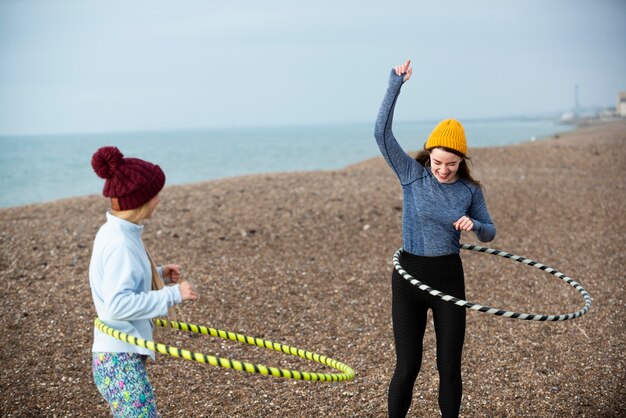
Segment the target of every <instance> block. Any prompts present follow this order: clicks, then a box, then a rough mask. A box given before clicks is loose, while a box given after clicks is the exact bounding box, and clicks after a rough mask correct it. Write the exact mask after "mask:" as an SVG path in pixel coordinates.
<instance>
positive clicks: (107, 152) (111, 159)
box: [91, 147, 124, 179]
mask: <svg viewBox="0 0 626 418" xmlns="http://www.w3.org/2000/svg"><path fill="white" fill-rule="evenodd" d="M123 160H124V155H123V154H122V153H121V152H120V150H119V149H117V147H102V148H100V149H99V150H98V151H97V152H96V153H95V154H94V155H93V157H92V158H91V166H92V167H93V171H95V172H96V174H97V175H98V177H100V178H101V179H110V178H112V177H113V175H114V173H115V171H116V170H117V168H118V167H119V166H120V165H121V164H122V161H123Z"/></svg>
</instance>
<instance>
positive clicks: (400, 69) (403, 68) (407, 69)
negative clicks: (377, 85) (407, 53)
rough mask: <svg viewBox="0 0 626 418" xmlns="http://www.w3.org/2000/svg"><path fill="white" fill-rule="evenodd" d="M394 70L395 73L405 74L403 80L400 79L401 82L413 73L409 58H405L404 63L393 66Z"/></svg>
mask: <svg viewBox="0 0 626 418" xmlns="http://www.w3.org/2000/svg"><path fill="white" fill-rule="evenodd" d="M394 70H395V71H396V75H402V74H405V75H404V80H402V82H403V83H404V82H406V81H408V79H409V78H411V74H413V67H411V60H406V62H405V63H404V64H402V65H398V66H397V67H394Z"/></svg>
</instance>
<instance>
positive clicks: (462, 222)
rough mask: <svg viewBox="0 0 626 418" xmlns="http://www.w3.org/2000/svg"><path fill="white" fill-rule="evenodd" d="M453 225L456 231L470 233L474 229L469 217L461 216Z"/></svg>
mask: <svg viewBox="0 0 626 418" xmlns="http://www.w3.org/2000/svg"><path fill="white" fill-rule="evenodd" d="M453 225H454V228H455V229H456V230H457V231H471V230H472V228H473V227H474V222H472V220H471V219H470V218H469V216H462V217H461V219H459V220H458V221H456V222H455V223H454V224H453Z"/></svg>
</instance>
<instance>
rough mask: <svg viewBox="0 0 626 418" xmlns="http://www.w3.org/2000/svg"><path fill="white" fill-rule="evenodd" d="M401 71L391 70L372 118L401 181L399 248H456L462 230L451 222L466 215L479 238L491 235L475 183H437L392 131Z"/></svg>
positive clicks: (429, 251)
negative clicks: (381, 98)
mask: <svg viewBox="0 0 626 418" xmlns="http://www.w3.org/2000/svg"><path fill="white" fill-rule="evenodd" d="M403 78H404V74H403V75H400V76H398V75H396V73H395V71H394V70H392V71H391V75H390V77H389V86H388V88H387V93H386V94H385V97H384V99H383V103H382V105H381V106H380V111H379V113H378V117H377V119H376V128H375V134H374V136H375V137H376V142H377V143H378V147H379V148H380V152H381V153H382V155H383V157H384V158H385V160H386V161H387V164H389V166H390V167H391V168H392V169H393V171H394V172H395V173H396V175H397V176H398V179H399V180H400V184H401V185H402V196H403V204H402V206H403V208H402V240H403V246H404V250H405V251H407V252H409V253H411V254H415V255H421V256H440V255H447V254H457V253H458V252H459V250H460V239H461V231H457V230H456V229H455V228H454V225H453V223H454V222H456V221H457V220H459V219H460V218H461V217H462V216H468V217H469V218H470V219H471V220H472V222H473V223H474V226H473V228H472V231H473V232H474V233H476V236H477V237H478V239H479V240H480V241H482V242H488V241H491V240H493V239H494V238H495V236H496V227H495V225H494V224H493V222H492V221H491V216H490V215H489V211H488V210H487V204H486V203H485V197H484V195H483V192H482V190H481V188H480V187H479V186H477V185H476V184H474V183H471V182H470V181H468V180H466V179H462V178H459V179H458V180H456V181H455V182H453V183H440V182H439V181H438V180H437V179H436V178H435V176H434V175H433V174H432V172H431V171H430V169H429V168H427V167H424V166H423V165H422V164H420V163H419V162H418V161H416V160H415V159H414V158H412V157H411V156H410V155H408V154H407V153H406V152H404V150H403V149H402V147H401V146H400V144H398V141H397V140H396V138H395V137H394V135H393V131H392V129H391V125H392V121H393V112H394V108H395V105H396V101H397V99H398V95H399V94H400V88H401V86H402V83H403Z"/></svg>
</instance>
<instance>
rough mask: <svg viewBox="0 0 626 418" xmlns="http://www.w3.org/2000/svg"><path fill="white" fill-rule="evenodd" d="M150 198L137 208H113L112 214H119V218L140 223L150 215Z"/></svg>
mask: <svg viewBox="0 0 626 418" xmlns="http://www.w3.org/2000/svg"><path fill="white" fill-rule="evenodd" d="M149 203H150V200H149V201H147V202H146V203H144V204H143V206H140V207H138V208H135V209H128V210H113V209H111V214H112V215H113V216H117V217H118V218H121V219H124V220H125V221H128V222H132V223H134V224H138V223H139V222H141V221H143V220H144V219H146V218H147V217H148V216H149V215H150V209H149V208H148V204H149Z"/></svg>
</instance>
